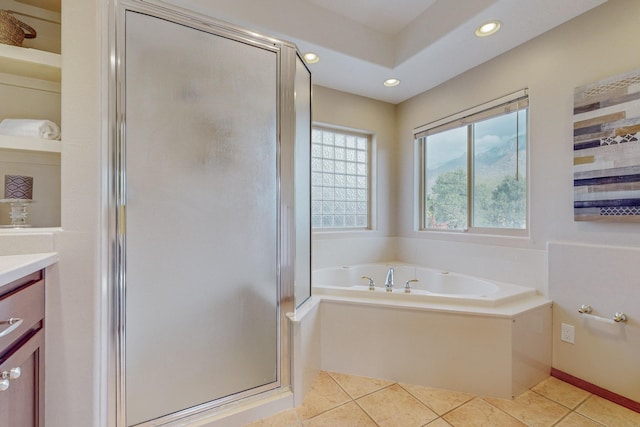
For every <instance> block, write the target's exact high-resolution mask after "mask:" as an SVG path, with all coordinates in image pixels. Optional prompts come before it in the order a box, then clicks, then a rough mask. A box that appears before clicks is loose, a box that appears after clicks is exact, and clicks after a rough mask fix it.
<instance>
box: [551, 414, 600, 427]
mask: <svg viewBox="0 0 640 427" xmlns="http://www.w3.org/2000/svg"><path fill="white" fill-rule="evenodd" d="M555 427H602V424H600V423H597V422H595V421H593V420H590V419H589V418H587V417H584V416H582V415H580V414H577V413H575V412H572V413H570V414H569V415H567V416H566V417H565V418H563V419H562V421H560V422H559V423H558V424H556V425H555Z"/></svg>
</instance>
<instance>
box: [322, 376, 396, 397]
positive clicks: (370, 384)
mask: <svg viewBox="0 0 640 427" xmlns="http://www.w3.org/2000/svg"><path fill="white" fill-rule="evenodd" d="M328 374H329V375H331V377H332V378H333V379H334V380H336V382H337V383H338V384H340V386H341V387H342V388H343V389H344V390H345V391H346V392H347V393H348V394H349V396H351V397H352V398H353V399H357V398H359V397H362V396H364V395H365V394H370V393H373V392H374V391H378V390H380V389H382V388H384V387H388V386H390V385H391V384H393V382H391V381H384V380H379V379H376V378H368V377H359V376H355V375H347V374H339V373H337V372H329V373H328Z"/></svg>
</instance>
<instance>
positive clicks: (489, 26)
mask: <svg viewBox="0 0 640 427" xmlns="http://www.w3.org/2000/svg"><path fill="white" fill-rule="evenodd" d="M499 29H500V21H489V22H486V23H484V24H482V25H480V26H479V27H478V29H477V30H476V36H478V37H486V36H490V35H491V34H495V33H496V32H497V31H498V30H499Z"/></svg>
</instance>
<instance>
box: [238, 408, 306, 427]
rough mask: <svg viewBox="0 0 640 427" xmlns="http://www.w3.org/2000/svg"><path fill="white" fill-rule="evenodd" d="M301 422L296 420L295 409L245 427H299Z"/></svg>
mask: <svg viewBox="0 0 640 427" xmlns="http://www.w3.org/2000/svg"><path fill="white" fill-rule="evenodd" d="M300 426H302V421H300V420H299V419H298V415H297V414H296V410H295V409H290V410H288V411H284V412H280V413H278V414H276V415H273V416H271V417H268V418H263V419H262V420H259V421H256V422H255V423H251V424H247V425H246V426H245V427H300Z"/></svg>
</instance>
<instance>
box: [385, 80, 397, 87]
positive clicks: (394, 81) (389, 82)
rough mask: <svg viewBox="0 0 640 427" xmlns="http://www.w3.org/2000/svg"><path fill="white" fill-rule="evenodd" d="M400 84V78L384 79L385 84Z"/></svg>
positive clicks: (390, 85) (391, 85) (389, 85)
mask: <svg viewBox="0 0 640 427" xmlns="http://www.w3.org/2000/svg"><path fill="white" fill-rule="evenodd" d="M399 84H400V80H398V79H387V80H385V81H384V85H385V86H387V87H393V86H398V85H399Z"/></svg>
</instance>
